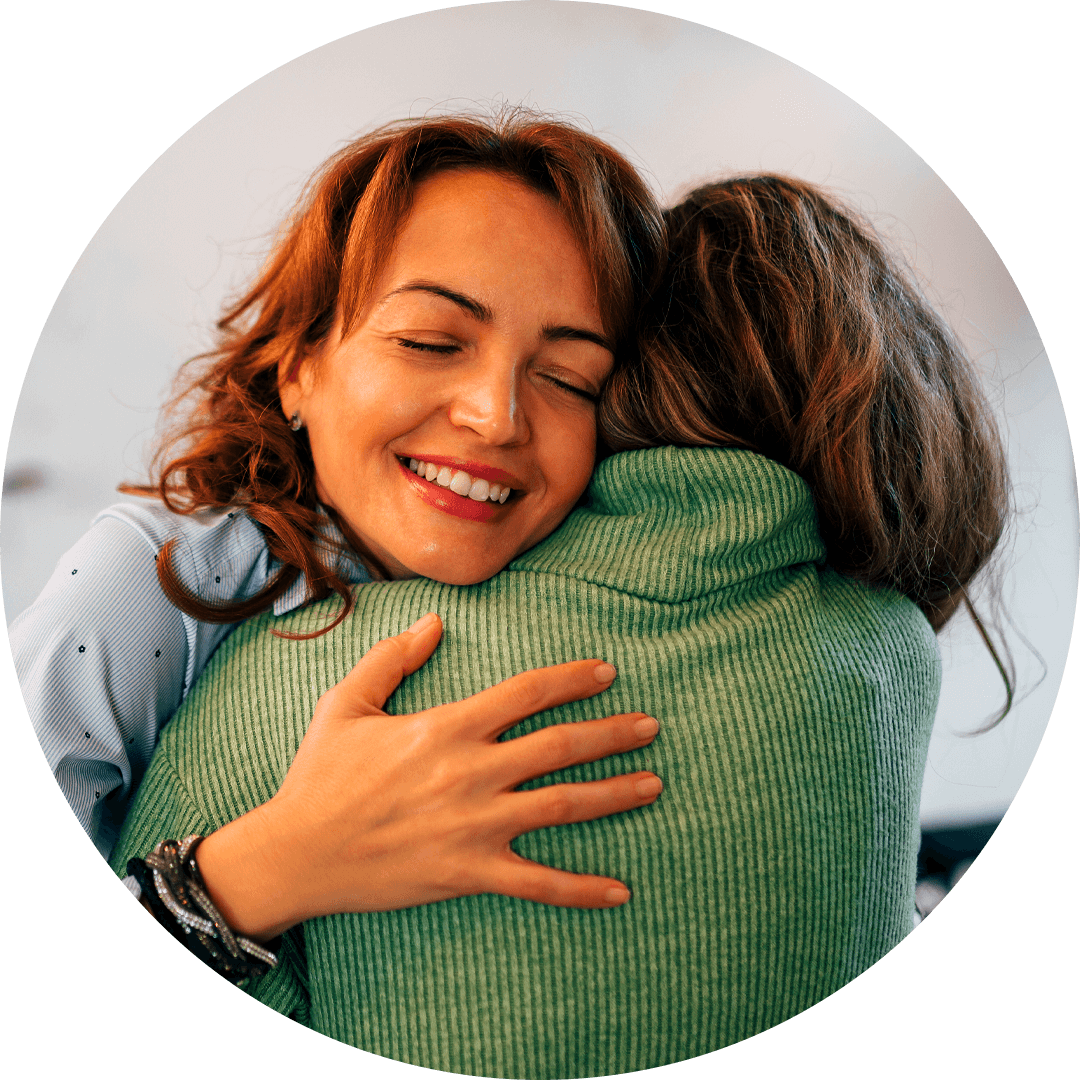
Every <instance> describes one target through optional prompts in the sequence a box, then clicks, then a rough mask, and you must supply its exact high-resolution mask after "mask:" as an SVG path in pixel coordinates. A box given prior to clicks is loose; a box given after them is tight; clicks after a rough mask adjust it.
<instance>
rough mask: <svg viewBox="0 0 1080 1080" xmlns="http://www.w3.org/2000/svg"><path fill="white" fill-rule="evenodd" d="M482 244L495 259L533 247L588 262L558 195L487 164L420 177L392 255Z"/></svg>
mask: <svg viewBox="0 0 1080 1080" xmlns="http://www.w3.org/2000/svg"><path fill="white" fill-rule="evenodd" d="M477 246H481V247H483V248H485V249H486V250H487V252H488V253H489V256H490V257H491V258H492V259H495V258H498V257H499V256H504V257H505V256H509V257H514V256H515V255H516V256H517V257H519V258H520V257H525V256H527V255H528V253H529V251H530V249H533V250H536V251H537V252H538V253H541V254H543V253H547V252H558V253H559V254H560V256H561V257H568V258H573V259H575V260H577V261H580V262H584V263H585V264H586V265H588V258H587V254H586V252H585V251H584V249H583V247H582V245H581V244H580V243H579V241H578V239H577V237H576V236H575V234H574V231H573V228H572V226H571V224H570V222H569V220H568V219H567V216H566V214H565V213H564V212H563V210H562V208H561V207H560V206H559V204H558V202H557V201H556V200H555V199H554V198H553V197H552V196H550V195H548V194H546V193H544V192H541V191H537V190H536V189H535V188H533V187H531V186H529V185H528V184H526V183H524V182H523V181H521V180H519V179H517V178H515V177H512V176H507V175H505V174H502V173H498V172H494V171H491V170H486V169H451V170H446V171H443V172H439V173H436V174H435V175H434V176H428V177H425V178H424V179H423V180H420V181H419V182H418V183H417V184H416V185H415V187H414V188H413V191H412V198H411V200H410V207H409V211H408V214H407V215H406V217H405V219H404V221H402V223H401V225H400V226H399V228H398V230H397V235H396V238H395V242H394V245H393V248H392V249H391V252H390V258H391V261H393V260H394V258H395V256H396V257H401V256H406V255H408V256H414V255H420V254H425V255H437V256H439V257H441V258H442V259H444V260H453V259H454V258H455V257H459V256H467V255H469V254H472V253H473V252H472V251H471V249H473V248H475V247H477ZM590 269H591V268H590Z"/></svg>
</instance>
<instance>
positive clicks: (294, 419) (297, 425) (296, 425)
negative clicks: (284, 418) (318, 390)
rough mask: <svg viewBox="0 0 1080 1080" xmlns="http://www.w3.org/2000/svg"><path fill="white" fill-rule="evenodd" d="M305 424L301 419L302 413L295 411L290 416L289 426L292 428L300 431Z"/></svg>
mask: <svg viewBox="0 0 1080 1080" xmlns="http://www.w3.org/2000/svg"><path fill="white" fill-rule="evenodd" d="M303 426H304V421H303V420H301V419H300V414H299V413H298V412H294V413H293V414H292V416H291V417H289V427H290V428H292V430H293V431H299V430H300V429H301V428H302V427H303Z"/></svg>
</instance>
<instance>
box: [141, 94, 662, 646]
mask: <svg viewBox="0 0 1080 1080" xmlns="http://www.w3.org/2000/svg"><path fill="white" fill-rule="evenodd" d="M465 168H467V169H485V170H492V171H496V172H499V173H502V174H505V175H507V176H509V177H512V178H515V179H518V180H520V181H522V182H524V183H526V184H528V185H529V186H530V187H532V188H534V189H536V190H538V191H541V192H544V193H545V194H548V195H550V196H551V197H552V198H554V199H555V200H556V202H557V203H558V204H559V206H560V208H561V209H562V211H563V213H564V214H565V215H566V218H567V221H568V222H569V224H570V226H571V228H572V230H573V231H574V233H575V235H576V236H577V238H578V239H579V240H580V242H581V247H582V250H583V251H584V253H585V257H586V259H587V260H588V262H589V266H590V269H591V271H592V274H593V279H594V282H595V286H596V293H597V300H598V305H599V308H600V312H601V316H602V318H603V320H604V324H605V329H606V330H607V332H608V334H609V335H610V336H611V337H612V339H613V340H614V341H615V343H616V357H615V359H616V365H618V364H619V363H620V362H621V359H622V355H623V353H624V351H625V350H626V349H627V348H632V343H631V341H630V335H631V329H632V323H633V318H634V316H635V313H636V310H637V308H638V307H639V305H640V303H641V301H642V299H643V298H644V296H645V295H646V294H647V292H648V291H649V289H650V287H651V286H652V285H653V284H654V283H655V279H656V275H657V274H658V272H659V270H660V267H661V265H662V260H663V256H664V253H665V249H664V226H663V221H662V217H661V214H660V210H659V207H658V206H657V205H656V203H655V200H654V199H653V197H652V195H651V193H650V192H649V190H648V188H647V187H646V186H645V184H644V183H643V182H642V180H641V178H640V177H639V176H638V174H637V172H636V171H635V170H634V168H633V167H632V166H631V165H630V163H629V162H628V161H627V160H626V159H625V158H624V157H623V156H622V155H620V154H619V153H617V152H616V151H615V150H614V149H612V148H611V147H610V146H608V145H607V144H606V143H605V142H603V141H602V140H600V139H598V138H596V137H595V136H593V135H590V134H588V133H586V132H584V131H581V130H579V129H578V128H576V127H573V126H571V125H569V124H566V123H562V122H559V121H556V120H552V119H549V118H547V117H544V116H540V115H538V114H534V113H531V112H527V111H524V110H514V111H510V112H508V113H506V114H504V115H502V116H498V117H495V118H493V119H490V120H488V119H481V118H479V117H475V116H438V117H429V118H425V119H422V120H409V121H399V122H396V123H392V124H388V125H386V126H384V127H380V128H379V129H377V130H376V131H373V132H371V133H370V134H367V135H364V136H362V137H361V138H359V139H356V140H355V141H354V142H352V143H350V144H349V145H348V146H346V147H345V148H344V149H342V150H340V151H339V152H338V153H336V154H334V155H333V156H332V157H331V158H330V159H329V160H328V161H327V162H326V163H325V164H324V165H323V166H322V167H321V168H320V169H319V170H318V172H317V173H316V174H315V176H314V177H313V178H312V180H311V181H310V183H309V184H308V187H307V190H306V192H305V194H304V196H303V197H302V199H301V201H300V203H299V205H298V207H297V209H296V211H295V212H294V214H293V215H292V217H291V218H290V220H289V221H288V222H287V223H286V225H285V227H284V229H283V231H282V233H281V236H280V238H279V240H278V242H277V243H276V245H275V247H274V249H273V250H272V252H271V254H270V256H269V258H268V260H267V262H266V263H265V265H264V266H263V268H262V271H261V272H260V273H259V275H258V277H257V279H256V280H255V282H254V284H252V286H251V287H250V288H249V289H248V290H247V291H246V292H245V293H244V294H243V295H242V296H240V297H239V299H237V300H236V302H235V303H234V304H233V305H232V306H231V307H229V308H228V309H227V310H226V311H225V313H224V314H223V316H222V318H221V319H220V321H219V322H218V324H217V328H218V344H217V347H216V348H215V349H214V350H212V351H211V352H210V353H208V354H205V355H204V356H203V357H199V358H196V359H197V360H198V361H201V363H200V364H199V365H198V369H197V372H196V374H195V375H194V377H191V376H189V377H188V379H187V381H186V383H185V385H184V386H183V388H182V389H181V391H180V392H179V393H178V395H177V397H176V399H175V400H174V403H173V412H172V414H171V415H174V416H177V421H176V424H175V428H174V430H173V432H172V433H171V434H170V435H169V436H168V437H167V438H166V440H165V442H164V444H163V445H162V447H161V448H160V450H159V451H158V453H157V455H156V458H155V468H154V472H155V474H156V477H157V478H156V481H155V482H152V483H149V484H144V485H124V486H123V487H122V488H121V490H123V491H126V492H129V493H132V494H138V495H147V496H158V497H160V498H161V499H162V500H163V501H164V502H165V504H166V506H168V507H169V508H170V509H171V510H173V511H174V512H176V513H180V514H189V513H193V512H194V511H196V510H200V509H203V508H207V507H223V506H240V507H242V508H243V510H244V511H245V512H246V513H247V514H248V516H249V517H251V519H252V520H254V521H256V522H257V523H258V524H259V525H260V526H261V527H262V530H263V532H264V533H265V535H266V540H267V546H268V549H269V552H270V554H271V556H272V557H273V558H274V559H275V560H277V562H278V563H279V564H280V567H281V569H280V570H279V571H278V573H277V574H276V575H275V576H274V578H273V580H271V581H270V582H269V584H268V585H267V586H266V588H264V589H263V590H262V591H261V592H259V593H257V594H256V595H255V596H253V597H251V598H250V599H248V600H243V601H236V602H232V603H226V604H210V603H207V602H206V601H204V600H203V599H201V598H200V597H197V596H193V595H191V594H190V593H189V592H188V591H187V590H186V589H185V587H184V585H183V584H182V582H181V581H180V579H179V577H178V575H177V573H176V571H175V568H174V567H173V563H172V558H171V555H172V547H171V544H167V545H166V546H165V548H164V549H163V551H162V553H161V556H160V557H159V558H158V578H159V580H160V582H161V586H162V588H163V589H164V591H165V594H166V595H167V596H168V597H169V599H170V600H171V601H172V602H173V603H174V604H175V605H176V606H177V607H178V608H180V609H181V610H182V611H185V612H187V613H188V614H190V615H192V616H194V617H195V618H197V619H200V620H202V621H205V622H237V621H240V620H242V619H245V618H248V617H250V616H252V615H254V614H256V613H257V612H259V611H262V610H264V609H265V608H267V607H269V606H270V605H271V604H272V603H273V602H274V600H276V599H277V598H278V597H279V596H280V595H282V593H284V592H285V590H286V589H288V588H289V586H290V585H292V584H293V582H294V581H295V580H296V578H297V577H298V576H299V575H300V574H301V573H302V574H303V575H304V576H305V578H306V580H307V583H308V587H309V590H310V595H311V597H312V598H313V599H322V598H324V597H326V596H328V595H330V594H331V593H337V594H338V595H339V596H341V598H342V600H343V601H344V605H343V609H342V611H341V612H340V613H339V615H338V617H337V619H335V620H334V622H333V623H332V624H331V626H329V627H327V629H330V628H332V626H336V625H337V624H338V623H339V622H340V621H341V620H342V619H344V618H345V616H346V615H347V614H348V612H349V610H350V609H351V606H352V595H351V593H350V591H349V588H348V584H347V583H346V581H345V580H344V579H343V578H342V577H341V575H340V574H339V573H338V572H337V570H336V569H335V567H336V560H335V559H333V558H331V559H327V553H326V549H325V546H324V545H323V546H322V554H320V536H321V535H322V526H323V525H324V521H323V518H322V514H321V513H320V510H319V506H318V502H317V499H316V490H315V470H314V465H313V462H312V459H311V454H310V451H309V449H308V445H307V439H306V437H304V436H303V435H302V434H301V435H299V436H298V435H296V434H294V433H293V432H292V431H291V430H290V429H289V425H288V422H287V421H286V418H285V417H284V415H283V412H282V408H281V401H280V397H279V392H278V379H279V370H281V371H286V372H287V371H290V370H292V369H293V368H294V367H295V364H296V363H297V362H298V360H299V359H300V358H301V357H302V355H303V353H304V351H305V350H306V349H307V348H309V347H310V346H312V345H314V344H315V343H316V342H318V341H319V340H320V339H321V338H323V337H324V335H325V334H326V333H327V332H328V331H329V329H330V327H331V324H332V323H333V321H334V320H335V318H339V319H340V320H341V323H342V328H343V334H348V332H349V331H350V330H351V329H352V328H353V327H354V326H355V324H356V321H357V319H358V318H359V317H360V314H361V312H362V310H363V308H364V305H365V302H366V301H367V299H368V297H369V294H370V290H371V288H372V287H373V284H374V281H375V278H376V275H377V273H378V271H379V269H380V268H381V266H382V264H383V262H384V260H385V259H386V257H387V255H388V253H389V252H390V250H391V249H392V247H393V244H394V241H395V237H396V235H397V231H398V229H399V228H400V226H401V223H402V222H403V220H404V219H405V217H406V215H407V214H408V212H409V207H410V201H411V197H412V191H413V188H414V185H415V184H416V183H417V182H419V181H420V180H422V179H423V178H424V177H427V176H430V175H432V174H433V173H436V172H440V171H443V170H447V169H465ZM332 516H334V519H335V521H336V522H337V524H338V526H339V527H340V528H341V531H342V534H343V535H344V536H345V538H346V540H347V541H348V542H349V544H350V545H351V546H352V548H353V549H354V551H355V552H357V553H359V554H361V555H362V556H364V555H365V553H364V552H363V549H362V548H361V546H360V544H359V542H358V541H357V539H356V537H355V536H353V535H352V534H351V533H350V531H349V529H348V527H347V526H346V524H345V523H344V522H343V521H341V520H340V518H338V517H337V516H336V515H332ZM331 554H333V553H331ZM365 561H366V562H367V563H368V564H369V566H370V567H371V568H372V569H373V570H374V571H375V572H376V575H378V574H379V571H380V569H381V568H380V567H378V565H377V564H373V560H371V559H370V558H369V557H365ZM322 632H323V633H325V631H322Z"/></svg>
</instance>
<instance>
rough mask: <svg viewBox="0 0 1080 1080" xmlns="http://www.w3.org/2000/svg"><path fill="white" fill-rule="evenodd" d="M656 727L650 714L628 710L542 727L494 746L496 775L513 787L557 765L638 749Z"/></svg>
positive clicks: (653, 733) (543, 773) (563, 766)
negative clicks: (598, 718) (578, 721)
mask: <svg viewBox="0 0 1080 1080" xmlns="http://www.w3.org/2000/svg"><path fill="white" fill-rule="evenodd" d="M659 727H660V725H659V724H658V723H657V722H656V720H654V719H653V718H652V717H651V716H646V715H645V714H644V713H627V714H625V715H621V716H608V717H605V718H604V719H603V720H584V721H582V722H580V723H576V724H558V725H553V726H551V727H546V728H542V729H541V730H540V731H534V732H532V733H531V734H529V735H522V736H521V737H520V738H517V739H511V740H510V741H509V742H505V743H498V744H497V745H496V746H495V747H494V751H495V753H497V754H498V755H499V756H498V758H497V760H498V761H499V774H498V778H499V780H500V781H501V782H502V784H503V786H505V787H508V788H515V787H518V786H519V785H520V784H523V783H525V781H526V780H533V779H535V778H536V777H537V776H546V775H547V774H548V773H550V772H555V771H556V770H557V769H565V768H568V767H569V766H570V765H580V764H582V763H583V762H586V761H596V760H598V759H599V758H604V757H608V756H610V755H611V754H624V753H626V752H627V751H628V750H637V749H640V748H641V747H642V746H648V745H649V743H651V742H652V741H653V739H655V738H656V732H657V731H658V730H659Z"/></svg>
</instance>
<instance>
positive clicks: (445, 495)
mask: <svg viewBox="0 0 1080 1080" xmlns="http://www.w3.org/2000/svg"><path fill="white" fill-rule="evenodd" d="M425 460H426V461H430V462H431V464H432V465H440V464H446V465H450V464H451V462H450V461H449V459H447V458H425ZM451 467H452V466H451ZM457 467H458V468H459V469H465V471H466V472H469V469H468V468H467V467H466V466H465V465H462V464H459V465H458V466H457ZM398 468H399V469H401V471H402V472H403V473H404V474H405V479H406V480H408V481H409V483H410V484H411V485H412V489H413V491H415V492H416V494H417V495H419V496H420V498H421V499H423V500H424V502H426V503H427V504H428V506H434V507H435V508H436V509H437V510H443V511H445V512H446V513H447V514H453V515H454V517H459V518H465V520H466V521H490V520H491V519H492V518H493V517H494V516H495V513H496V512H497V511H498V510H500V509H502V507H501V506H500V505H499V504H498V503H493V502H488V501H487V500H485V501H484V502H477V501H476V499H470V498H467V497H466V496H464V495H459V494H458V493H457V492H456V491H451V490H450V489H449V488H444V487H439V485H438V484H433V483H432V482H431V481H430V480H422V479H421V478H420V477H419V476H417V475H416V473H414V472H413V471H412V470H411V469H410V468H409V467H408V465H402V463H401V462H400V461H399V462H398ZM488 472H490V473H493V474H494V473H497V472H499V470H498V469H489V470H488ZM472 475H473V476H483V473H479V472H475V473H472ZM501 475H503V476H505V475H508V474H506V473H503V474H501ZM483 478H484V479H485V480H487V477H486V476H483ZM493 479H494V482H495V483H500V480H499V479H498V478H493Z"/></svg>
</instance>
